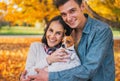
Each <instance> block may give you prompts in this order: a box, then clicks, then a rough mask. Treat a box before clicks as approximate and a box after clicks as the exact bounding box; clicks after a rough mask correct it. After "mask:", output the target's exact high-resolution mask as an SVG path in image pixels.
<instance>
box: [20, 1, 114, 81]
mask: <svg viewBox="0 0 120 81" xmlns="http://www.w3.org/2000/svg"><path fill="white" fill-rule="evenodd" d="M54 4H55V6H56V7H57V8H58V9H59V11H60V13H61V16H56V17H54V18H53V19H51V21H50V22H49V23H48V25H47V27H46V29H45V33H44V35H43V38H42V43H33V44H31V46H30V50H29V53H28V57H27V61H26V68H25V71H24V72H22V74H21V76H20V81H115V64H114V52H113V35H112V31H111V29H110V27H109V26H108V25H107V24H105V23H103V22H101V21H99V20H96V19H93V18H91V17H90V16H89V15H87V14H84V13H83V11H84V8H85V7H84V4H83V1H82V0H54ZM66 35H71V36H72V37H73V39H74V41H75V44H74V48H75V52H76V53H75V52H74V53H71V55H72V54H74V57H72V58H71V55H70V54H69V53H68V52H67V51H66V49H65V48H61V46H62V40H63V39H64V37H65V36H66ZM69 42H70V41H68V43H69ZM69 51H71V50H69Z"/></svg>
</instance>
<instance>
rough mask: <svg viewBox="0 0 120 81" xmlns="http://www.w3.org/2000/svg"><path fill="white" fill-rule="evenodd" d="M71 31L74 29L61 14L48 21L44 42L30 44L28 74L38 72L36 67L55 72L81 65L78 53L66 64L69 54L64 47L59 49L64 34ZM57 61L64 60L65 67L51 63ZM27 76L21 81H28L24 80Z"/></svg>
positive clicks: (68, 33)
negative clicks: (65, 21)
mask: <svg viewBox="0 0 120 81" xmlns="http://www.w3.org/2000/svg"><path fill="white" fill-rule="evenodd" d="M71 31H72V29H71V28H69V26H68V25H67V24H65V23H64V21H63V20H62V18H61V16H56V17H54V18H53V19H52V20H51V21H50V22H49V23H48V25H47V27H46V29H45V33H44V35H43V38H42V43H32V44H31V46H30V50H29V53H28V57H27V61H26V67H25V69H26V70H27V76H28V75H35V74H37V72H35V68H45V70H47V71H49V72H54V71H61V70H65V69H70V68H73V67H75V66H78V65H80V61H79V58H78V57H77V55H76V57H77V58H76V59H75V60H74V61H73V62H71V63H69V64H66V63H65V62H66V59H68V57H69V55H68V54H67V53H66V52H65V50H64V49H58V48H60V46H61V42H62V39H63V37H64V35H70V34H71ZM56 62H62V64H64V67H62V66H63V65H61V64H58V65H57V66H56V67H55V68H59V67H60V69H58V70H55V69H54V66H55V65H53V66H51V65H52V64H53V63H56ZM60 65H61V66H60ZM49 67H50V68H49ZM61 67H62V68H61ZM25 78H26V77H25ZM25 78H22V79H21V81H27V80H24V79H25ZM28 81H29V80H28Z"/></svg>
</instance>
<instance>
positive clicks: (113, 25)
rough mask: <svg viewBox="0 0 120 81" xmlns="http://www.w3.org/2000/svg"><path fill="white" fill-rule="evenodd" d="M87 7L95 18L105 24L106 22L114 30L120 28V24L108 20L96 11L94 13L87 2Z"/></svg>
mask: <svg viewBox="0 0 120 81" xmlns="http://www.w3.org/2000/svg"><path fill="white" fill-rule="evenodd" d="M85 7H86V9H87V11H88V12H90V14H92V16H93V17H94V18H96V19H99V20H101V21H103V22H106V23H107V24H109V25H110V26H111V27H113V28H120V22H115V21H112V20H109V19H106V18H104V17H102V16H100V15H99V14H97V13H96V12H95V11H93V9H92V8H90V6H89V5H88V4H87V2H85Z"/></svg>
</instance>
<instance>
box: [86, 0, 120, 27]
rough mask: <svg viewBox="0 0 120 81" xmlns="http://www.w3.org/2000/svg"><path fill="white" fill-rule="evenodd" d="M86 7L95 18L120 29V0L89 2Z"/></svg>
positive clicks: (94, 0) (88, 0)
mask: <svg viewBox="0 0 120 81" xmlns="http://www.w3.org/2000/svg"><path fill="white" fill-rule="evenodd" d="M86 5H87V9H88V11H89V12H90V13H91V14H92V15H93V17H95V18H97V19H100V20H102V21H104V22H106V23H108V24H109V25H111V26H112V27H120V0H87V4H86Z"/></svg>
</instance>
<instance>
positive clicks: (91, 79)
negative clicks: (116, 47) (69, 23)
mask: <svg viewBox="0 0 120 81" xmlns="http://www.w3.org/2000/svg"><path fill="white" fill-rule="evenodd" d="M78 56H79V58H80V60H81V64H82V65H80V66H78V67H75V68H72V69H69V70H65V71H61V72H50V73H49V81H115V64H114V53H113V35H112V31H111V30H110V28H109V26H108V25H107V24H105V23H103V22H101V21H99V20H95V19H92V18H90V17H89V16H88V19H87V23H86V25H85V27H84V29H83V33H82V38H81V41H80V43H79V46H78Z"/></svg>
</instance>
